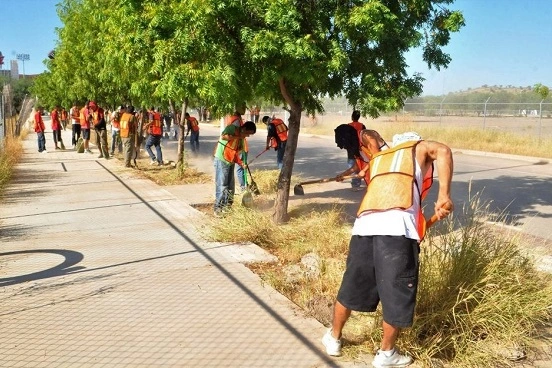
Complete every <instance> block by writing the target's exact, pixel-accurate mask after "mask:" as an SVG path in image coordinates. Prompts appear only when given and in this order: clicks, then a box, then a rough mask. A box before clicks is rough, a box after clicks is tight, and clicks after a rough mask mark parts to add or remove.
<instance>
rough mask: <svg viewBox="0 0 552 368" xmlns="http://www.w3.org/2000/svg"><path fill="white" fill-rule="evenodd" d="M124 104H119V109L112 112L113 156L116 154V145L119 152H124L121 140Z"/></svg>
mask: <svg viewBox="0 0 552 368" xmlns="http://www.w3.org/2000/svg"><path fill="white" fill-rule="evenodd" d="M124 108H125V107H124V106H122V105H121V106H119V109H118V110H115V111H113V113H112V114H111V156H114V155H115V146H117V148H118V150H119V153H121V152H123V144H122V142H121V135H120V129H121V124H120V120H121V115H122V114H123V110H124Z"/></svg>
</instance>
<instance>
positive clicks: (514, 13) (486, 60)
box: [0, 0, 552, 95]
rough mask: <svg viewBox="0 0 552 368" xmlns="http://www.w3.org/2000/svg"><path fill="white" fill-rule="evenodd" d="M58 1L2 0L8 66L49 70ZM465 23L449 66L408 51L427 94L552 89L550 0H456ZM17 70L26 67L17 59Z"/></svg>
mask: <svg viewBox="0 0 552 368" xmlns="http://www.w3.org/2000/svg"><path fill="white" fill-rule="evenodd" d="M58 2H59V0H0V10H1V11H0V13H1V15H0V51H1V52H2V54H3V55H4V56H5V59H4V62H5V64H4V69H9V60H11V59H15V57H16V54H29V55H30V60H29V61H26V62H25V74H37V73H41V72H42V71H44V70H45V66H44V63H43V60H44V59H46V58H47V55H48V52H49V51H50V50H52V49H54V48H55V45H56V40H57V33H56V32H55V29H56V28H57V27H61V22H60V20H59V18H58V16H57V13H56V7H55V5H56V4H57V3H58ZM450 8H452V9H458V10H461V11H462V12H463V13H464V17H465V19H466V26H465V27H464V28H462V30H461V31H460V32H459V33H456V34H453V36H452V38H451V41H450V43H449V45H448V46H447V47H446V48H445V51H446V52H447V53H449V54H450V55H451V57H452V62H451V63H450V65H449V67H448V69H444V70H442V71H441V72H437V71H436V70H434V69H433V70H428V69H427V67H426V66H425V64H424V63H423V62H422V61H421V53H420V52H416V51H413V52H411V53H409V54H408V55H407V62H408V63H409V65H410V69H409V72H411V73H412V72H413V71H418V72H421V73H422V74H423V76H424V77H425V78H426V82H425V83H424V94H425V95H440V94H443V93H445V94H446V93H448V92H454V91H459V90H466V89H468V88H476V87H480V86H482V85H485V84H486V85H490V86H491V85H503V86H507V85H512V86H516V87H519V86H523V87H525V86H532V85H534V84H536V83H542V84H544V85H546V86H548V87H551V88H552V42H551V41H552V0H456V1H455V3H454V4H453V5H452V6H451V7H450ZM19 72H20V73H23V65H22V63H21V62H19Z"/></svg>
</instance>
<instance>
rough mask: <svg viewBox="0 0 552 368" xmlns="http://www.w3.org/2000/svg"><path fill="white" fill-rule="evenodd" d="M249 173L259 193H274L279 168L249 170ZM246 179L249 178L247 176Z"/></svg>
mask: <svg viewBox="0 0 552 368" xmlns="http://www.w3.org/2000/svg"><path fill="white" fill-rule="evenodd" d="M251 174H252V176H253V180H254V181H255V184H257V187H258V188H259V192H261V194H264V195H267V194H274V193H276V190H277V187H276V185H277V184H278V176H279V175H280V170H251ZM248 180H250V179H249V176H248Z"/></svg>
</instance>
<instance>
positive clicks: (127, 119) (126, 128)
mask: <svg viewBox="0 0 552 368" xmlns="http://www.w3.org/2000/svg"><path fill="white" fill-rule="evenodd" d="M119 126H120V128H121V130H120V131H119V134H120V135H121V138H128V137H130V134H131V133H132V134H134V115H132V114H130V113H128V112H125V113H124V114H123V116H121V120H120V122H119Z"/></svg>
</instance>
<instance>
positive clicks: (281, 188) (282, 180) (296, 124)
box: [272, 79, 303, 224]
mask: <svg viewBox="0 0 552 368" xmlns="http://www.w3.org/2000/svg"><path fill="white" fill-rule="evenodd" d="M280 90H281V91H282V95H283V96H284V99H285V100H286V102H287V104H288V105H289V106H290V116H289V120H288V128H289V131H288V139H287V144H286V151H285V153H284V162H283V167H282V170H281V171H280V176H279V177H278V184H277V192H276V199H275V201H274V213H273V214H272V220H273V221H274V222H275V223H276V224H281V223H284V222H286V221H288V220H289V215H288V202H289V190H290V186H291V174H292V173H293V163H294V161H295V152H296V151H297V142H298V139H299V130H300V127H301V113H302V111H303V109H302V107H301V104H299V103H297V102H296V101H295V100H294V99H293V98H292V96H290V95H289V92H288V89H287V87H286V85H285V81H284V80H283V79H281V80H280Z"/></svg>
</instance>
